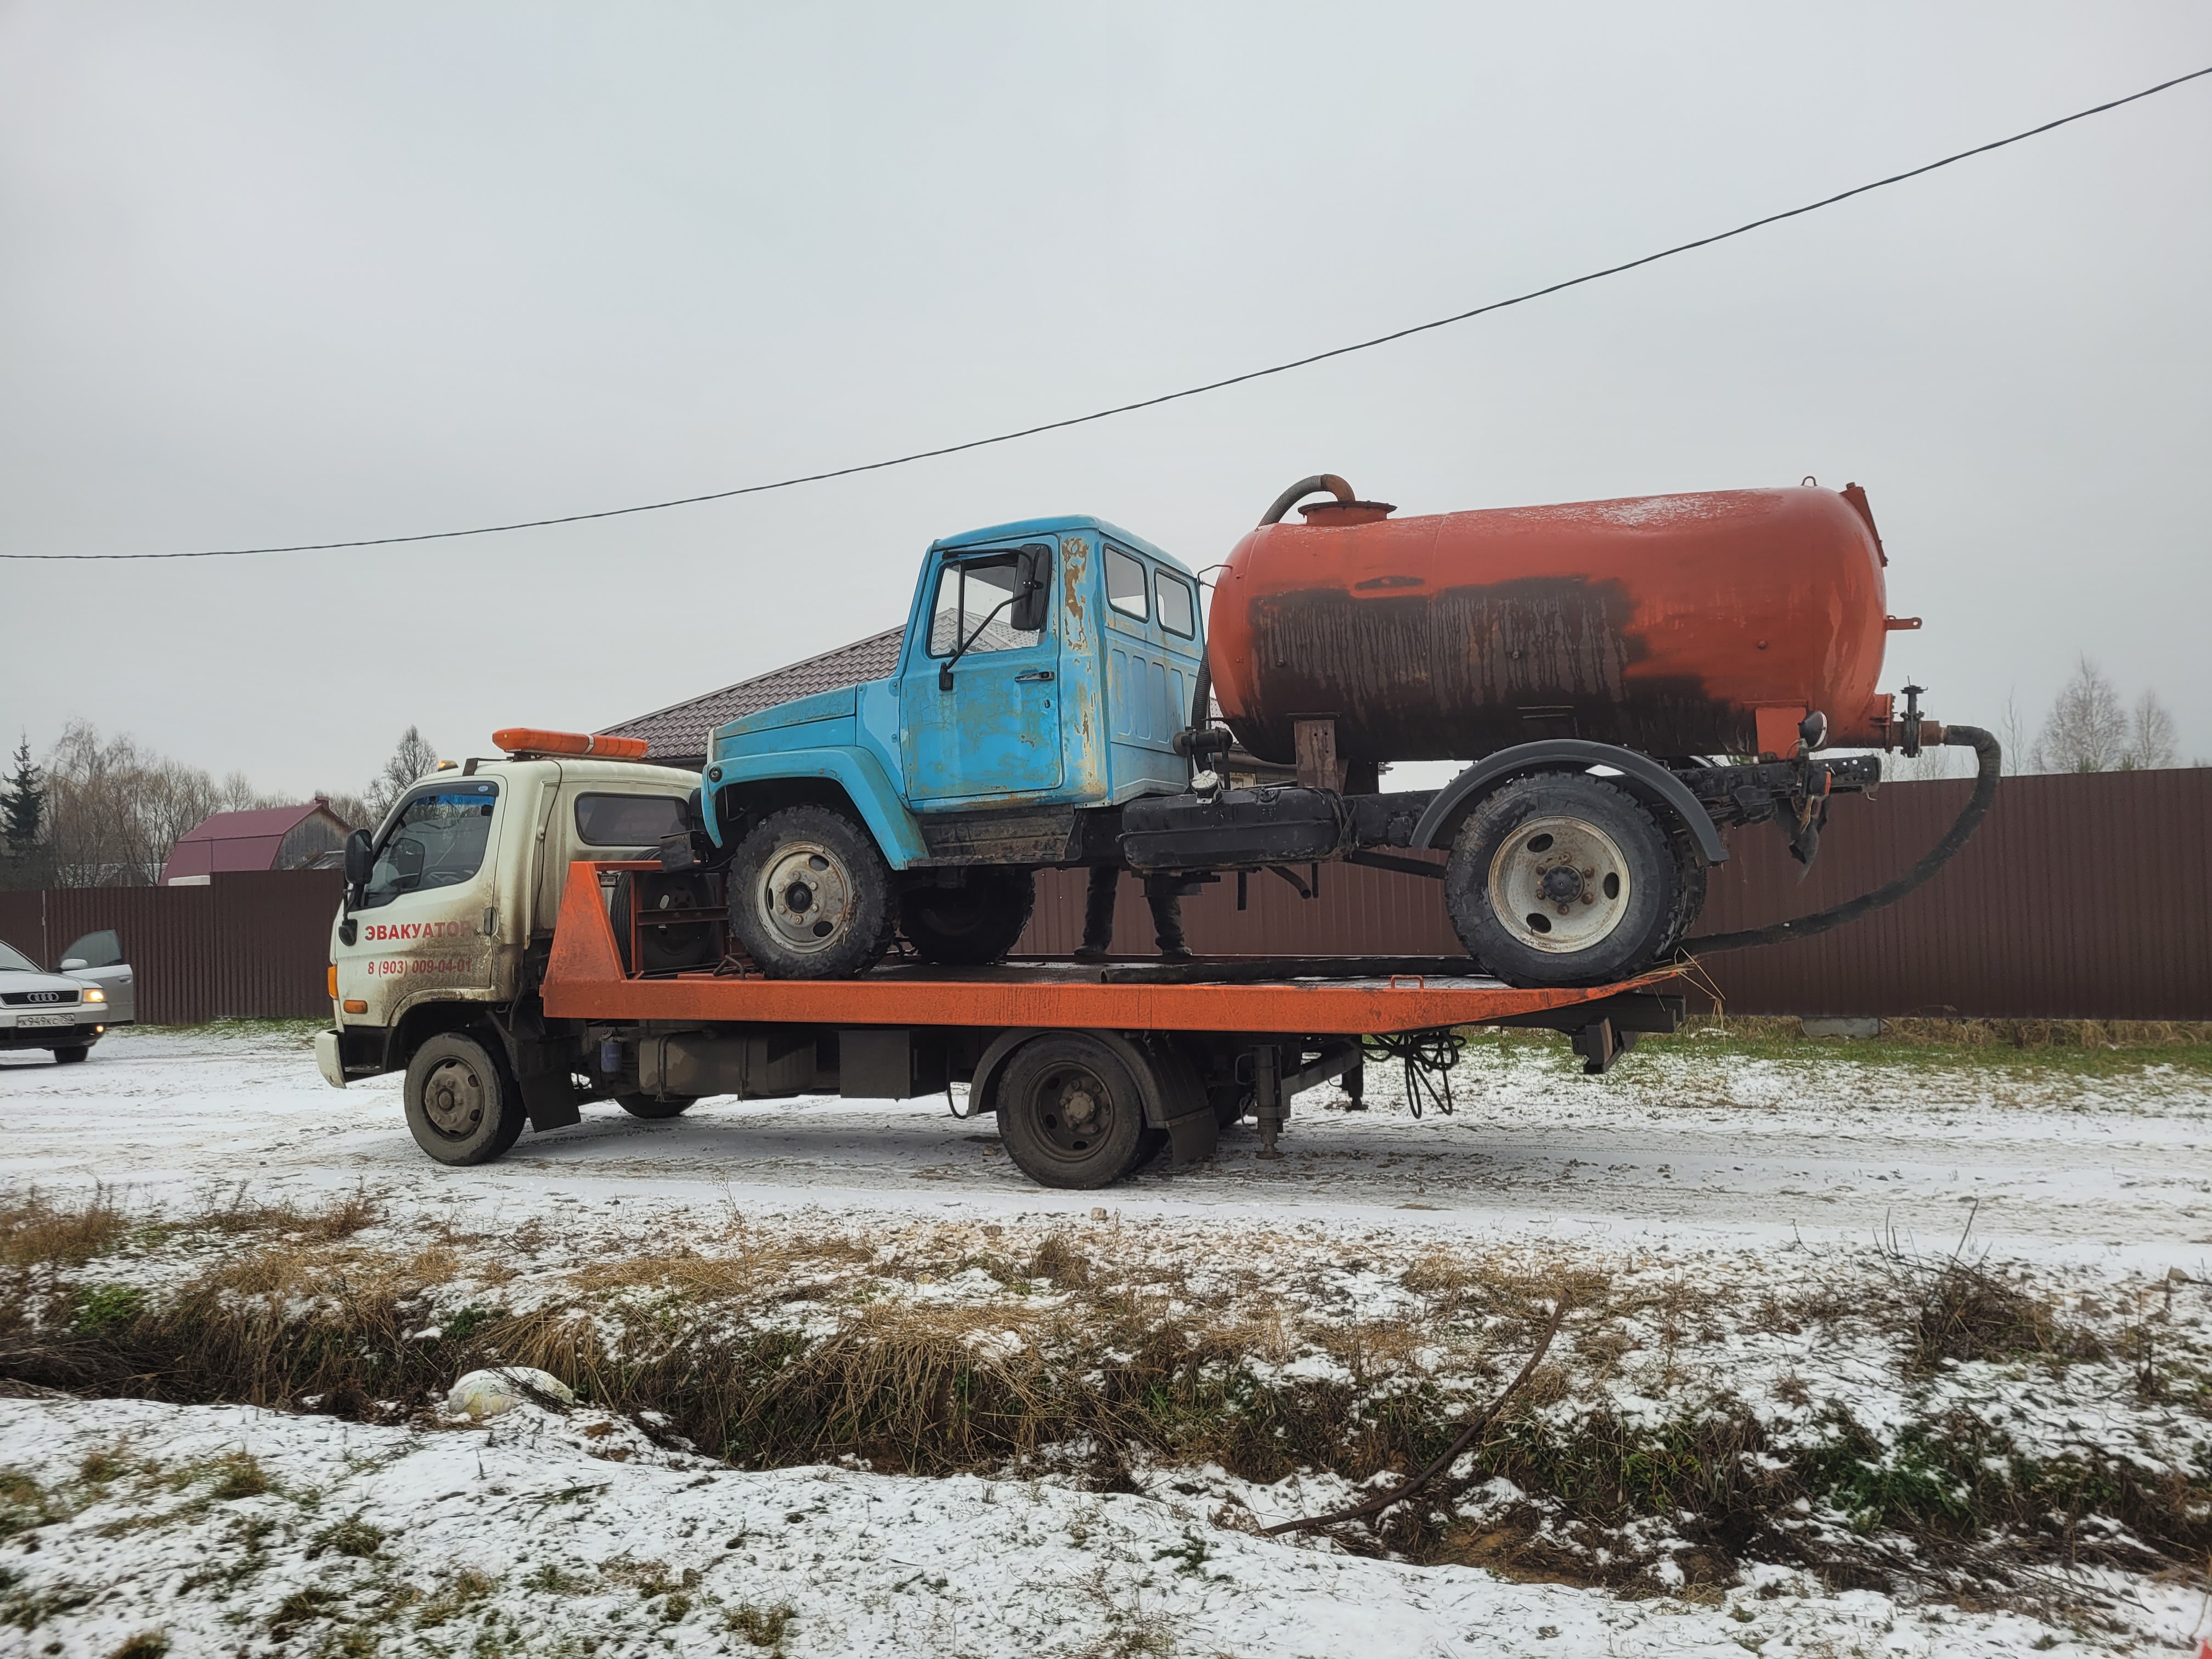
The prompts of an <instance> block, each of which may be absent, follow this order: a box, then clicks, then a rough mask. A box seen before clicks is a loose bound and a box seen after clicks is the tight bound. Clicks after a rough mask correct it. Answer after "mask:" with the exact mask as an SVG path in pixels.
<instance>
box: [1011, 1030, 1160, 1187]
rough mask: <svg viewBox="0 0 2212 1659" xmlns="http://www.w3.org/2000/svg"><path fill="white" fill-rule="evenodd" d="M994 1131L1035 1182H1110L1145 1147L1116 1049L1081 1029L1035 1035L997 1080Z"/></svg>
mask: <svg viewBox="0 0 2212 1659" xmlns="http://www.w3.org/2000/svg"><path fill="white" fill-rule="evenodd" d="M997 1093H998V1106H999V1139H1000V1140H1001V1141H1002V1142H1004V1143H1005V1145H1006V1152H1007V1153H1008V1154H1009V1155H1010V1156H1011V1157H1012V1158H1013V1160H1014V1162H1015V1163H1016V1164H1018V1165H1020V1166H1021V1170H1022V1173H1023V1174H1024V1175H1026V1176H1029V1178H1030V1180H1032V1181H1034V1182H1036V1183H1037V1184H1038V1185H1039V1186H1041V1187H1069V1188H1088V1187H1108V1186H1111V1185H1112V1184H1113V1183H1114V1182H1116V1181H1119V1180H1120V1179H1121V1177H1122V1176H1124V1175H1126V1174H1127V1173H1128V1171H1129V1170H1132V1169H1133V1168H1134V1167H1135V1166H1136V1164H1137V1163H1138V1162H1139V1159H1140V1158H1141V1156H1142V1154H1143V1152H1144V1150H1145V1102H1144V1097H1143V1096H1142V1095H1141V1094H1140V1093H1139V1091H1138V1088H1137V1079H1135V1078H1133V1077H1132V1076H1131V1075H1130V1074H1129V1068H1128V1066H1127V1064H1126V1063H1124V1061H1123V1060H1122V1059H1121V1056H1120V1055H1119V1054H1115V1052H1114V1050H1113V1049H1112V1048H1109V1047H1108V1046H1107V1045H1106V1044H1104V1043H1103V1042H1099V1041H1098V1040H1097V1038H1096V1037H1092V1036H1085V1034H1083V1033H1082V1032H1080V1031H1054V1032H1050V1033H1048V1034H1047V1035H1045V1036H1039V1037H1033V1038H1031V1039H1030V1041H1029V1042H1025V1043H1024V1044H1023V1045H1022V1046H1021V1047H1020V1048H1017V1049H1016V1050H1015V1051H1014V1053H1013V1054H1012V1057H1011V1058H1010V1059H1008V1060H1007V1061H1006V1070H1005V1071H1004V1072H1003V1073H1000V1078H999V1084H998V1091H997Z"/></svg>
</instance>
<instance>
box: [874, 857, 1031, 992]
mask: <svg viewBox="0 0 2212 1659" xmlns="http://www.w3.org/2000/svg"><path fill="white" fill-rule="evenodd" d="M1034 908H1036V874H1035V872H1031V871H1028V870H1012V869H1007V868H1006V867H1005V866H999V865H982V866H977V867H975V868H974V869H971V870H969V872H967V878H966V880H965V881H964V882H963V884H961V885H960V886H957V887H939V886H938V885H937V884H936V882H935V880H934V878H933V877H932V876H930V875H929V874H928V872H923V874H922V875H921V878H919V879H918V880H916V881H915V883H914V884H912V885H911V886H909V887H908V888H907V889H906V890H905V891H904V892H902V893H901V894H900V895H899V932H901V933H904V934H905V935H906V937H907V940H908V943H909V944H911V945H913V946H914V948H915V950H916V951H919V952H921V959H922V960H923V961H924V962H934V963H942V964H944V965H945V966H946V967H948V968H982V967H987V966H988V965H989V964H990V963H994V962H998V961H1000V960H1002V959H1003V958H1004V957H1005V956H1006V952H1007V951H1011V950H1012V949H1013V948H1014V941H1015V940H1016V939H1019V938H1020V937H1021V936H1022V930H1023V929H1024V927H1028V926H1029V925H1030V911H1031V910H1032V909H1034Z"/></svg>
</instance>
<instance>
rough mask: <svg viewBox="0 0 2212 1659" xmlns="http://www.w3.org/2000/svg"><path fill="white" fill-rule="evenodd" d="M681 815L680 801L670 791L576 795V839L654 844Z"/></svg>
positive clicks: (677, 826) (604, 843)
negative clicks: (652, 793)
mask: <svg viewBox="0 0 2212 1659" xmlns="http://www.w3.org/2000/svg"><path fill="white" fill-rule="evenodd" d="M683 819H684V803H683V802H682V801H680V800H678V799H675V798H674V797H673V796H670V795H579V796H577V797H576V839H577V840H578V841H580V842H583V844H584V845H585V846H586V847H656V846H658V845H659V842H660V838H661V837H662V836H672V835H674V834H675V833H676V832H677V831H678V829H682V828H683V827H684V822H683Z"/></svg>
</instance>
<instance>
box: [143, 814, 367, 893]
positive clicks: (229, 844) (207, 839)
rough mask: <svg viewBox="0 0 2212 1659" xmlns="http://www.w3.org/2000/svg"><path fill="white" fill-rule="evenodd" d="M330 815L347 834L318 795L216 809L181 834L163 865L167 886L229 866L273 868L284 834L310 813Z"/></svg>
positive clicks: (164, 882) (341, 820)
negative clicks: (293, 801)
mask: <svg viewBox="0 0 2212 1659" xmlns="http://www.w3.org/2000/svg"><path fill="white" fill-rule="evenodd" d="M318 816H320V817H326V818H328V819H329V820H330V821H331V823H333V824H335V825H336V826H337V829H338V831H339V833H340V834H341V835H343V833H344V832H345V829H346V825H345V823H344V821H343V819H341V818H340V817H338V815H337V813H335V812H333V811H331V804H330V802H328V801H327V800H325V799H322V798H321V797H320V796H318V797H317V798H316V799H313V800H311V801H307V802H306V803H304V804H303V805H299V806H261V807H256V808H255V809H253V810H252V811H248V812H212V813H210V814H209V815H208V816H207V817H204V818H202V819H201V820H200V821H199V822H198V823H196V824H194V825H193V826H192V827H191V829H187V830H185V833H184V835H183V836H180V837H179V839H178V842H177V844H176V845H175V846H174V847H173V848H171V849H170V851H169V857H168V860H167V862H166V863H164V864H163V865H162V866H161V882H162V884H163V885H164V886H166V885H167V884H169V883H170V882H172V881H173V880H175V879H176V878H178V877H179V876H206V875H212V874H215V873H216V872H221V871H228V870H273V869H274V868H276V855H277V854H278V853H279V852H280V851H282V850H283V846H284V837H285V836H289V835H290V834H291V833H292V831H293V830H295V829H298V828H299V827H300V826H301V824H303V823H306V822H307V820H308V819H309V818H312V817H318Z"/></svg>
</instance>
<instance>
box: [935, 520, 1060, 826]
mask: <svg viewBox="0 0 2212 1659" xmlns="http://www.w3.org/2000/svg"><path fill="white" fill-rule="evenodd" d="M1027 551H1029V550H1028V549H1026V548H1012V547H1003V548H993V549H988V550H967V549H962V550H957V551H956V552H953V553H950V554H947V555H946V556H945V560H944V562H943V563H942V564H941V565H940V566H939V568H938V571H937V574H936V580H935V584H934V586H933V589H932V591H931V593H930V599H929V603H928V605H927V607H926V608H925V609H924V610H923V611H922V612H921V615H920V616H919V617H917V618H916V622H917V623H921V624H924V625H926V626H927V629H928V634H927V640H926V641H925V643H924V646H923V647H922V648H921V649H919V650H917V649H915V647H914V643H913V638H912V635H913V634H914V632H915V629H911V628H910V629H908V650H907V655H906V671H905V672H904V674H903V675H902V677H901V678H900V681H899V725H900V728H901V729H900V733H899V742H900V745H901V747H902V749H903V750H904V751H905V752H904V756H903V758H904V761H905V763H906V787H907V795H908V799H909V800H910V801H911V802H912V803H913V804H914V805H915V806H917V807H919V808H922V809H923V810H927V807H928V806H929V805H932V804H939V805H952V804H955V803H957V804H959V805H987V804H988V803H990V802H991V801H993V800H996V799H1006V798H1009V797H1012V798H1023V799H1026V798H1032V797H1036V796H1039V795H1050V794H1052V793H1054V792H1055V791H1056V790H1058V789H1059V787H1060V778H1061V776H1062V765H1063V763H1062V759H1061V755H1060V707H1061V703H1062V702H1063V701H1064V700H1063V698H1062V696H1061V695H1060V635H1059V633H1058V631H1057V629H1055V628H1054V626H1053V617H1054V612H1055V611H1057V609H1058V606H1057V605H1056V604H1053V603H1048V604H1046V605H1043V606H1042V609H1043V611H1044V613H1045V616H1044V621H1045V626H1044V627H1042V628H1041V629H1015V628H1013V627H1012V626H1011V625H1010V620H1009V619H1010V617H1011V614H1012V606H1013V601H1014V599H1015V598H1016V594H1017V592H1018V588H1019V586H1020V584H1021V581H1022V569H1023V566H1024V552H1027ZM1051 551H1052V550H1051V549H1050V548H1049V547H1039V548H1037V549H1036V554H1041V555H1042V557H1037V556H1036V554H1033V555H1032V562H1031V565H1030V568H1032V569H1042V571H1044V572H1045V573H1046V580H1051V577H1052V574H1053V572H1054V560H1053V558H1052V557H1051ZM1048 598H1049V599H1055V600H1056V599H1057V595H1049V594H1048ZM963 645H964V647H965V648H964V649H963V648H962V647H963ZM956 653H957V660H956V659H955V658H956ZM948 672H949V673H950V676H951V682H952V683H951V688H950V689H949V690H948V689H946V688H945V684H944V680H945V675H946V674H947V673H948Z"/></svg>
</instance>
